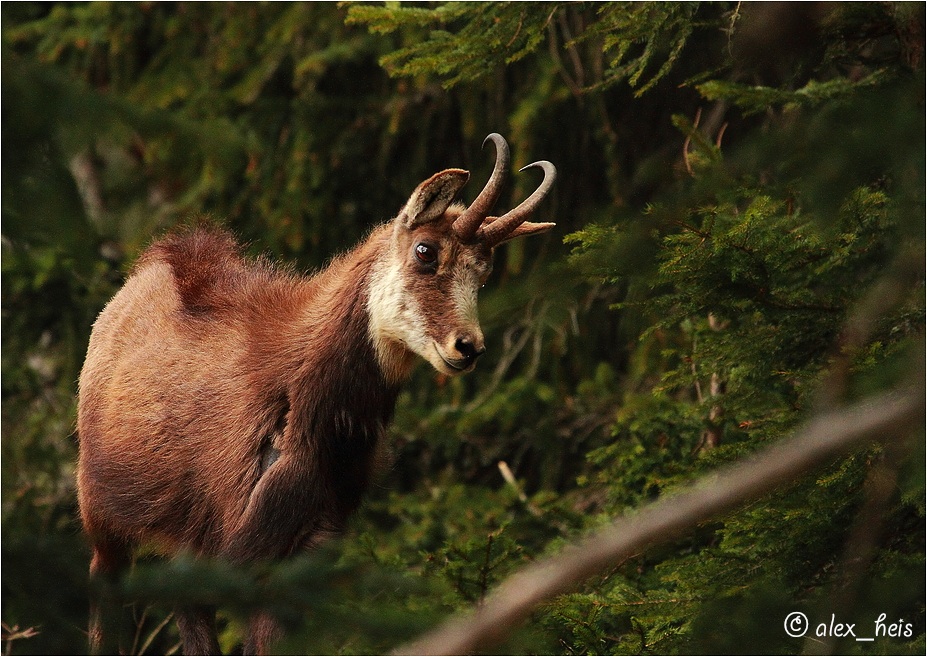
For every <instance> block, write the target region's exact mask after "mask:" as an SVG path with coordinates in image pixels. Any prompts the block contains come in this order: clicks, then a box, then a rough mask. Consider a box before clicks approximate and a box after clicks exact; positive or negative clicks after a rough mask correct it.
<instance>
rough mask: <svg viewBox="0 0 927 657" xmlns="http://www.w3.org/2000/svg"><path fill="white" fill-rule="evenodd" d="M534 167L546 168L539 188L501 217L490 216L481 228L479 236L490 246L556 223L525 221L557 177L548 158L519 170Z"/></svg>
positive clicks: (554, 168) (535, 231)
mask: <svg viewBox="0 0 927 657" xmlns="http://www.w3.org/2000/svg"><path fill="white" fill-rule="evenodd" d="M532 167H537V168H539V169H543V170H544V180H542V181H541V184H540V185H539V186H538V188H537V189H536V190H534V193H533V194H531V196H529V197H528V198H526V199H525V200H524V201H522V202H521V203H520V204H519V205H518V206H517V207H514V208H512V209H511V210H509V211H508V212H506V213H505V214H504V215H502V216H501V217H499V218H494V217H489V218H488V221H487V222H486V223H485V224H484V225H483V227H482V229H481V230H480V233H479V236H478V238H479V239H480V240H481V241H483V242H486V243H487V244H489V245H490V246H495V245H496V244H499V243H500V242H504V241H505V240H507V239H511V238H513V237H517V236H518V235H528V234H531V233H537V232H541V231H544V230H547V229H549V228H550V227H552V226H553V225H554V224H551V223H537V224H535V223H531V222H529V221H525V220H526V219H527V218H528V216H529V215H530V214H531V213H532V212H534V210H535V209H536V208H537V207H538V205H540V203H541V201H542V200H543V199H544V197H545V196H547V192H549V191H550V188H551V186H552V185H553V184H554V180H556V178H557V169H556V167H554V165H553V164H551V163H550V162H548V161H547V160H541V161H540V162H532V163H531V164H529V165H528V166H526V167H523V168H521V169H519V171H524V170H525V169H531V168H532Z"/></svg>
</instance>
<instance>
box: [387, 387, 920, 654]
mask: <svg viewBox="0 0 927 657" xmlns="http://www.w3.org/2000/svg"><path fill="white" fill-rule="evenodd" d="M923 422H924V389H923V387H922V386H920V385H919V386H917V387H916V388H915V389H913V390H907V391H905V392H902V393H889V394H885V395H880V396H874V397H872V398H870V399H868V400H867V401H865V402H862V403H860V404H857V405H855V406H851V407H849V408H847V409H844V410H842V411H838V412H832V413H828V414H823V415H819V416H818V417H816V418H815V419H813V420H812V421H810V422H809V423H808V424H807V425H806V426H805V427H804V429H802V430H800V431H798V432H797V434H796V435H794V436H793V437H792V438H791V439H789V440H787V441H785V442H783V443H781V444H779V445H776V446H774V447H771V448H769V449H767V450H766V451H764V452H761V453H759V454H757V455H756V456H754V457H752V458H749V459H746V460H744V461H742V462H740V463H736V464H734V465H731V466H729V467H727V468H725V469H722V470H720V471H719V472H717V473H716V474H713V475H709V476H706V477H703V478H702V479H701V480H699V481H697V482H695V483H694V484H692V485H691V486H689V487H687V488H686V489H684V490H683V491H682V492H680V493H679V494H677V495H673V496H670V497H667V498H665V499H662V500H659V501H657V502H655V503H653V504H650V505H647V506H645V507H644V508H642V509H641V510H640V512H639V513H637V514H635V515H633V516H625V517H622V518H619V519H618V520H616V521H615V522H614V523H613V524H612V525H610V526H608V527H606V528H605V529H602V530H600V531H598V532H596V533H594V534H592V535H591V536H589V537H588V538H586V539H585V540H583V541H581V542H580V543H578V544H576V545H574V546H572V547H570V548H567V549H566V550H564V551H563V552H562V553H561V554H559V555H556V556H554V557H551V558H549V559H545V560H543V561H540V562H538V563H536V564H533V565H531V566H529V567H527V568H525V569H524V570H522V571H521V572H519V573H516V574H515V575H513V576H512V577H510V578H509V579H508V580H506V581H505V582H503V583H502V585H501V586H499V588H498V589H497V590H496V591H495V592H494V593H493V594H492V595H490V596H489V597H488V598H487V599H486V602H485V604H483V605H482V606H480V607H478V608H477V609H476V610H475V611H473V612H470V613H467V614H465V615H462V616H459V617H457V618H452V619H450V620H449V621H447V622H446V623H444V624H443V625H441V626H439V627H438V628H437V629H435V630H434V631H432V632H430V633H428V634H426V635H425V636H423V637H421V638H420V639H418V640H417V641H415V642H413V643H409V644H406V645H404V646H400V647H399V648H398V649H397V650H396V654H406V655H461V654H473V653H474V652H476V651H477V650H479V649H480V648H485V647H487V646H489V645H493V644H494V643H497V642H498V641H500V640H501V639H503V638H504V637H505V636H506V635H507V634H508V633H509V632H510V631H511V630H512V629H513V628H514V627H515V626H516V624H517V623H519V622H521V621H523V620H524V619H525V618H526V617H527V616H528V615H529V614H530V613H531V611H532V610H533V609H534V607H535V606H537V605H538V604H539V603H541V602H543V601H545V600H548V599H550V598H552V597H554V596H556V595H559V594H562V593H565V592H567V591H569V590H571V589H572V588H574V587H575V586H576V585H577V584H578V583H580V582H582V581H583V580H584V579H586V578H588V577H590V576H592V575H594V574H595V573H597V572H599V571H601V570H603V569H605V568H607V567H608V566H610V565H612V564H614V563H617V562H619V561H620V560H622V559H624V558H627V557H628V556H630V555H633V554H635V553H637V552H639V551H640V550H642V549H645V548H647V547H649V546H652V545H654V544H657V543H660V542H664V541H668V540H671V539H673V538H676V537H678V536H680V535H683V534H685V533H686V532H688V531H690V530H691V529H693V528H694V527H696V526H697V525H698V524H699V523H702V522H705V521H706V520H709V519H711V518H713V517H715V516H718V515H720V514H722V513H725V512H727V511H730V510H732V509H734V508H736V507H738V506H740V505H742V504H744V503H745V502H748V501H750V500H754V499H756V498H759V497H762V496H763V495H765V494H767V493H770V492H772V491H773V490H775V489H776V488H778V487H780V486H783V485H788V484H790V483H792V482H794V481H795V480H796V478H797V477H799V476H801V475H803V474H805V473H807V472H809V471H810V470H812V469H814V468H816V467H818V466H821V465H823V464H825V463H826V462H828V461H830V460H832V459H834V458H836V457H838V456H841V455H843V454H846V453H847V452H849V451H851V450H852V449H853V448H855V447H857V446H858V445H859V444H860V443H864V442H869V441H884V440H890V439H893V438H898V437H899V436H903V435H904V433H905V432H907V431H910V430H912V429H913V428H914V427H916V426H918V425H920V426H923Z"/></svg>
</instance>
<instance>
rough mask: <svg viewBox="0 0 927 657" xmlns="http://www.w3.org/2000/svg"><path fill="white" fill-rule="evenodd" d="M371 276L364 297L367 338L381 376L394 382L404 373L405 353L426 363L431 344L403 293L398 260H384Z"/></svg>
mask: <svg viewBox="0 0 927 657" xmlns="http://www.w3.org/2000/svg"><path fill="white" fill-rule="evenodd" d="M371 273H372V276H371V279H370V287H369V290H368V296H367V313H368V315H369V316H370V338H371V340H372V341H373V346H374V349H375V350H376V352H377V359H378V360H379V362H380V367H381V368H383V372H384V373H385V374H386V375H387V378H389V379H392V380H397V381H398V380H399V379H401V378H402V377H403V376H404V372H405V370H406V369H407V363H406V361H407V354H406V353H405V351H406V350H410V351H413V352H415V353H417V354H419V355H421V356H423V357H424V358H428V359H429V360H430V358H429V355H430V351H431V341H430V340H429V339H428V337H427V336H426V334H425V323H424V321H423V319H422V315H421V312H420V310H419V307H418V304H417V303H416V300H415V299H414V298H413V297H412V296H411V295H410V294H409V292H408V290H407V289H406V281H405V272H404V271H403V266H402V262H401V260H399V259H397V258H384V259H382V260H380V261H379V262H377V264H376V265H375V266H374V268H373V271H372V272H371Z"/></svg>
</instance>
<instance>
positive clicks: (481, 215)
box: [454, 132, 509, 240]
mask: <svg viewBox="0 0 927 657" xmlns="http://www.w3.org/2000/svg"><path fill="white" fill-rule="evenodd" d="M488 141H491V142H492V143H493V145H495V147H496V165H495V166H494V167H493V170H492V175H491V176H490V177H489V181H488V182H487V183H486V186H485V187H484V188H483V191H481V192H480V193H479V196H477V197H476V199H475V200H474V201H473V203H471V204H470V207H469V208H467V209H466V210H464V211H463V212H462V213H461V214H460V216H459V217H457V219H456V220H455V221H454V232H455V233H457V234H458V235H459V236H460V237H461V239H463V240H470V239H472V238H473V236H474V235H476V231H477V229H478V228H479V227H480V226H481V225H482V223H483V220H484V219H486V216H487V215H488V214H489V212H490V211H491V210H492V206H493V205H495V203H496V201H497V200H498V199H499V194H500V193H501V192H502V184H503V183H504V182H505V177H506V174H507V173H508V169H509V145H508V143H507V142H506V141H505V139H504V138H503V137H502V135H500V134H499V133H498V132H493V133H491V134H489V135H487V137H486V139H484V140H483V148H485V147H486V142H488Z"/></svg>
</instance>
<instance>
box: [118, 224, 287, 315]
mask: <svg viewBox="0 0 927 657" xmlns="http://www.w3.org/2000/svg"><path fill="white" fill-rule="evenodd" d="M156 262H162V263H165V264H167V265H169V266H170V268H171V271H172V273H173V278H174V287H175V289H176V290H177V294H178V296H179V297H180V302H181V307H182V308H183V310H184V311H185V312H186V313H188V314H191V315H203V314H210V313H214V312H218V311H221V310H223V309H226V308H228V307H230V306H232V305H234V304H235V303H236V301H237V299H238V297H239V296H240V295H241V293H242V292H244V291H245V290H247V289H249V288H253V286H254V285H255V284H257V285H258V286H260V285H261V284H262V283H263V284H269V283H270V282H271V281H272V280H274V279H277V280H279V279H280V278H285V277H286V276H285V275H283V274H280V273H278V272H277V271H276V270H275V269H274V268H273V267H272V266H271V265H270V264H269V263H268V262H267V261H266V260H264V259H259V260H257V261H246V260H245V259H244V257H243V256H242V253H241V246H240V245H239V243H238V241H237V240H236V239H235V237H234V236H233V235H232V234H231V233H230V232H228V231H227V230H225V229H223V228H219V227H215V226H208V227H197V228H181V229H178V230H175V231H172V232H170V233H168V234H167V235H165V236H164V237H162V238H160V239H159V240H157V241H156V242H154V243H153V244H152V245H151V246H149V247H148V249H147V250H146V251H145V252H144V253H143V254H142V256H141V258H139V261H138V264H137V265H136V271H138V270H140V269H143V268H144V267H146V266H148V265H150V264H153V263H156Z"/></svg>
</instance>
